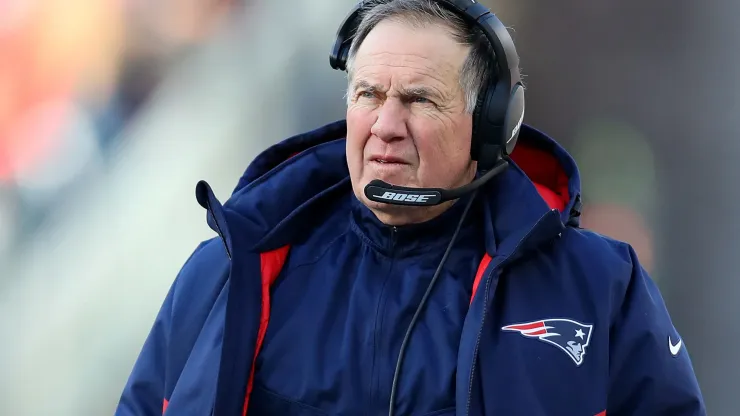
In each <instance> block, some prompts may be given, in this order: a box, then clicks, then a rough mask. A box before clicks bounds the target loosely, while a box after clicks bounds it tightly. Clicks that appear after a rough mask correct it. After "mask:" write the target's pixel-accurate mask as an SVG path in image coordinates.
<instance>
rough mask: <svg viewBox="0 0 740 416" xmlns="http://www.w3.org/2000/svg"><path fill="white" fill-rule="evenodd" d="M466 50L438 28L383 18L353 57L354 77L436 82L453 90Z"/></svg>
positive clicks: (383, 81)
mask: <svg viewBox="0 0 740 416" xmlns="http://www.w3.org/2000/svg"><path fill="white" fill-rule="evenodd" d="M468 51H469V48H468V47H467V46H464V45H461V44H459V43H458V42H456V41H455V39H454V38H453V37H452V36H451V34H450V32H449V29H448V28H446V27H444V26H442V25H434V24H426V25H413V26H412V25H410V24H408V23H406V22H403V21H399V20H394V19H387V20H384V21H382V22H381V23H379V24H378V25H377V26H376V27H375V28H373V29H372V30H371V31H370V33H369V34H368V35H367V37H366V38H365V40H364V41H363V42H362V44H361V45H360V47H359V49H358V50H357V55H356V56H355V65H354V70H355V74H354V75H355V77H356V78H359V79H366V78H371V79H373V80H374V81H375V82H382V83H387V82H389V78H392V79H391V80H390V81H398V82H403V83H425V82H436V83H440V84H445V85H448V86H449V87H452V88H454V87H456V86H458V85H459V83H458V81H459V75H460V69H461V68H462V65H463V63H464V61H465V58H466V57H467V55H468Z"/></svg>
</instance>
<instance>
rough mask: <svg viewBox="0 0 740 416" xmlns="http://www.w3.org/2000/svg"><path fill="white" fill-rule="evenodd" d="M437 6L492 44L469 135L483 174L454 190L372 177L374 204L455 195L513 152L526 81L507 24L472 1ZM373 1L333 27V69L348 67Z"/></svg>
mask: <svg viewBox="0 0 740 416" xmlns="http://www.w3.org/2000/svg"><path fill="white" fill-rule="evenodd" d="M434 2H435V3H437V4H439V5H440V6H441V7H443V8H445V9H447V10H449V11H451V12H452V13H455V14H456V15H458V16H460V17H461V18H463V19H464V21H465V22H466V23H467V24H468V25H470V26H471V27H475V28H477V29H480V30H481V31H482V32H483V34H484V35H485V37H486V38H487V39H488V42H489V43H490V44H491V48H492V49H493V52H494V56H492V57H491V59H493V61H494V62H495V63H496V69H497V70H496V71H493V73H492V74H491V77H492V78H491V79H489V80H487V81H486V82H485V83H484V88H483V90H482V91H480V92H479V94H478V101H477V103H476V106H475V110H474V112H473V134H472V143H471V146H470V155H471V158H472V160H476V161H478V170H479V171H480V172H481V173H482V175H481V176H480V177H479V178H478V179H476V180H474V181H472V182H471V183H469V184H467V185H465V186H462V187H460V188H456V189H451V190H447V189H439V188H408V187H402V186H394V185H390V184H388V183H386V182H383V181H380V180H373V181H371V182H370V183H369V184H368V185H367V186H366V187H365V195H366V196H367V197H368V199H370V200H373V201H376V202H385V203H389V204H395V205H412V206H428V205H438V204H441V203H443V202H445V201H450V200H453V199H458V198H460V197H461V196H463V195H465V194H468V193H470V192H472V191H474V190H476V189H478V188H480V187H481V186H482V185H484V184H485V183H486V182H488V181H489V180H491V179H492V178H493V177H494V176H496V175H497V174H498V173H500V172H502V171H503V170H504V169H505V168H506V167H507V166H508V161H507V159H508V156H509V155H510V154H511V153H512V152H513V151H514V147H515V146H516V142H517V139H518V137H519V131H520V129H521V125H522V121H523V120H524V85H523V83H522V80H521V74H520V72H519V56H518V55H517V52H516V48H515V47H514V41H513V40H512V38H511V35H509V32H508V30H507V29H506V26H504V24H503V23H501V21H500V20H499V19H498V18H497V17H496V15H494V14H493V13H491V11H490V10H489V9H488V8H487V7H485V6H483V5H482V4H480V3H478V2H476V1H475V0H434ZM372 4H377V3H376V2H374V1H367V0H364V1H360V2H359V3H358V4H357V5H355V7H354V8H353V9H352V10H351V11H350V13H349V14H348V15H347V17H346V18H345V19H344V21H343V22H342V24H341V26H340V27H339V30H338V31H337V35H336V40H335V42H334V46H333V47H332V50H331V53H330V55H329V63H330V65H331V67H332V68H334V69H337V70H340V71H346V70H347V58H348V56H349V51H350V48H351V46H352V40H353V36H354V34H355V32H356V30H357V27H358V26H359V24H360V22H361V21H362V16H363V11H365V10H366V9H367V6H368V5H372Z"/></svg>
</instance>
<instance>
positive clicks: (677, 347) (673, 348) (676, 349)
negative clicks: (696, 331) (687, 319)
mask: <svg viewBox="0 0 740 416" xmlns="http://www.w3.org/2000/svg"><path fill="white" fill-rule="evenodd" d="M681 345H683V341H682V340H680V339H679V340H678V342H677V343H676V345H673V342H672V341H671V337H670V336H669V337H668V349H670V350H671V355H673V356H674V357H675V356H677V355H678V352H679V351H681Z"/></svg>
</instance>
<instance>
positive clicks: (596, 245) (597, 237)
mask: <svg viewBox="0 0 740 416" xmlns="http://www.w3.org/2000/svg"><path fill="white" fill-rule="evenodd" d="M561 240H562V243H563V245H562V248H561V250H560V252H561V253H562V255H563V256H564V260H565V261H566V263H567V264H568V265H567V266H566V268H567V269H568V270H569V271H570V272H569V273H568V276H569V277H571V278H576V279H579V281H578V282H576V283H578V284H580V285H585V286H588V287H592V288H595V289H601V290H599V292H601V293H602V294H603V295H604V296H609V297H611V298H612V299H613V300H614V301H615V302H617V299H619V298H621V297H623V295H624V293H625V291H626V290H627V287H628V285H629V284H630V283H631V281H632V279H633V277H634V276H635V275H637V274H645V275H647V273H646V272H645V271H644V269H643V268H642V265H641V264H640V262H639V260H638V258H637V254H636V253H635V250H634V248H633V247H632V246H631V245H630V244H628V243H626V242H624V241H619V240H616V239H614V238H611V237H608V236H605V235H602V234H599V233H597V232H594V231H592V230H587V229H581V228H578V229H576V228H569V229H568V230H566V232H564V233H563V234H562V239H561ZM604 289H605V290H607V291H608V294H607V293H604V292H603V290H604Z"/></svg>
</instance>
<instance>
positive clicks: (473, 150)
mask: <svg viewBox="0 0 740 416" xmlns="http://www.w3.org/2000/svg"><path fill="white" fill-rule="evenodd" d="M487 95H488V82H487V81H486V82H485V83H484V84H483V88H481V90H480V91H478V97H477V98H476V100H475V108H474V109H473V131H472V134H471V136H470V157H471V158H472V159H473V160H478V159H479V158H480V156H481V146H482V145H483V140H482V138H481V137H480V133H481V131H484V129H481V123H484V122H485V120H483V117H484V114H483V107H484V105H485V102H486V96H487Z"/></svg>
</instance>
